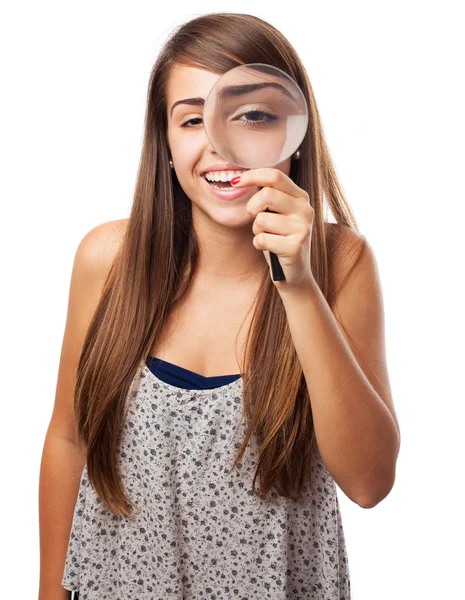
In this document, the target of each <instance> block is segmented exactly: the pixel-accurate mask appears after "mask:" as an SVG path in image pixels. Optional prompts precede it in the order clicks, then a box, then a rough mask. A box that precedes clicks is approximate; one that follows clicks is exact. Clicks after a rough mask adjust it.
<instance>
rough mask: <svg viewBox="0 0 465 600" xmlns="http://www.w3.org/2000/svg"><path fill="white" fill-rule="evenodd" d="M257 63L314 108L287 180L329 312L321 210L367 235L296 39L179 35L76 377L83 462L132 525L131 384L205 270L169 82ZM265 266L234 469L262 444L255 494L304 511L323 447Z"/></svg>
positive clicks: (232, 24) (207, 21)
mask: <svg viewBox="0 0 465 600" xmlns="http://www.w3.org/2000/svg"><path fill="white" fill-rule="evenodd" d="M255 62H258V63H265V64H270V65H273V66H275V67H278V68H279V69H281V70H283V71H284V72H286V73H287V74H288V75H290V76H291V77H292V78H293V79H294V80H295V81H296V82H297V83H298V85H299V86H300V88H301V89H302V91H303V93H304V95H305V98H306V100H307V105H308V109H309V125H308V131H307V134H306V136H305V138H304V139H303V141H302V144H301V146H300V160H294V161H292V163H291V170H290V177H291V179H292V180H293V181H295V183H296V184H297V185H298V186H300V187H301V188H302V189H304V190H306V191H307V192H308V194H309V196H310V199H311V205H312V207H313V209H314V211H315V213H314V222H313V230H312V246H311V268H312V272H313V275H314V277H315V280H316V282H317V284H318V286H319V287H320V289H321V291H322V293H323V294H324V296H325V298H326V299H327V301H328V303H329V304H330V306H331V304H332V302H333V301H334V298H335V296H336V292H337V290H334V289H333V287H334V286H333V285H332V284H331V281H332V277H331V264H332V259H331V248H332V247H333V246H335V245H334V244H333V243H332V242H331V240H330V238H331V235H329V234H328V232H329V231H330V230H333V231H334V234H335V232H336V230H337V229H333V228H332V227H331V228H327V227H326V225H327V223H326V222H325V218H324V210H323V209H324V200H326V202H327V204H328V206H329V208H330V209H331V212H332V214H333V215H334V218H335V220H336V222H337V223H338V224H339V225H340V226H345V227H351V228H353V229H355V230H356V231H358V227H357V224H356V222H355V218H354V216H353V214H352V211H351V209H350V207H349V205H348V203H347V201H346V199H345V197H344V193H343V190H342V188H341V185H340V184H339V182H338V179H337V176H336V172H335V168H334V166H333V163H332V161H331V158H330V154H329V151H328V148H327V145H326V142H325V139H324V134H323V128H322V125H321V122H320V116H319V112H318V109H317V105H316V101H315V98H314V95H313V91H312V88H311V85H310V82H309V79H308V76H307V74H306V71H305V68H304V66H303V65H302V63H301V61H300V59H299V57H298V55H297V53H296V52H295V50H294V49H293V47H292V46H291V45H290V43H289V42H288V41H287V39H286V38H285V37H284V36H283V35H282V34H281V33H280V32H279V31H278V30H277V29H275V28H274V27H273V26H272V25H270V24H269V23H267V22H266V21H263V20H262V19H260V18H258V17H256V16H252V15H248V14H233V13H211V14H205V15H202V16H200V17H197V18H195V19H193V20H191V21H189V22H187V23H184V24H183V25H181V26H179V27H178V28H177V29H176V30H175V31H173V32H172V33H171V34H170V36H169V39H168V40H167V42H166V44H165V45H164V47H163V49H162V51H161V52H160V54H159V56H158V58H157V60H156V63H155V65H154V67H153V69H152V72H151V76H150V82H149V89H148V98H147V112H146V119H145V131H144V140H143V147H142V153H141V160H140V165H139V170H138V177H137V184H136V188H135V193H134V201H133V205H132V209H131V214H130V218H129V221H128V224H127V227H126V230H125V232H124V236H123V239H122V241H121V243H120V246H119V249H118V253H117V255H116V257H115V259H114V261H113V264H112V266H111V269H110V271H109V274H108V277H107V280H106V282H105V285H104V288H103V290H102V295H101V298H100V302H99V305H98V307H97V310H96V312H95V314H94V316H93V319H92V321H91V323H90V326H89V329H88V332H87V335H86V339H85V342H84V345H83V349H82V353H81V356H80V360H79V364H78V370H77V380H76V391H75V418H76V435H77V439H78V442H79V444H80V446H81V449H83V450H84V452H85V455H86V459H87V462H86V464H87V472H88V479H89V482H90V483H91V484H92V485H93V486H94V488H95V490H96V492H97V493H98V495H99V496H100V498H101V499H102V501H103V502H104V503H105V504H106V505H107V506H108V508H109V509H110V510H112V511H113V512H114V513H115V514H123V515H124V516H126V517H130V516H131V515H132V509H133V505H132V503H131V501H130V499H129V498H128V497H127V495H126V493H125V490H124V489H123V486H122V479H121V475H120V472H119V470H118V464H117V460H116V452H117V448H118V444H119V441H120V436H121V432H122V427H123V425H124V422H125V419H126V416H127V412H126V411H127V408H128V406H127V402H126V399H127V398H128V397H130V395H131V394H132V390H131V389H130V388H131V382H133V381H136V380H137V377H135V376H136V374H137V373H140V369H142V368H143V361H144V360H145V358H146V357H147V356H148V355H149V353H150V350H151V348H152V347H153V345H154V342H155V340H156V339H158V338H159V336H160V335H161V332H162V329H163V326H164V324H165V323H166V319H167V316H168V314H169V312H170V311H171V310H172V308H173V306H174V304H175V303H177V302H179V301H180V300H181V299H182V298H183V297H184V295H185V294H186V292H187V290H188V288H189V284H190V282H191V280H192V278H193V276H194V273H195V270H196V266H197V260H198V244H197V238H196V234H195V231H194V229H193V227H192V212H191V201H190V199H189V197H188V196H187V195H186V194H185V192H184V191H183V189H182V188H181V186H180V185H179V182H178V181H177V178H176V174H175V173H174V171H172V170H171V169H170V167H169V151H168V142H167V106H166V87H167V82H168V79H169V77H170V72H171V69H172V68H173V66H174V65H186V66H190V67H195V68H200V69H206V70H208V71H211V72H215V73H218V74H223V73H225V72H226V71H228V70H229V69H231V68H233V67H236V66H238V65H240V64H248V63H255ZM336 228H337V226H336ZM359 254H361V253H359ZM263 257H264V255H263ZM263 261H264V266H265V267H266V268H264V270H263V277H262V278H261V283H260V286H259V291H258V294H257V296H256V298H255V301H254V312H253V319H252V323H251V327H250V330H249V332H248V337H247V341H246V350H245V356H244V364H243V365H242V369H241V373H242V374H243V415H244V416H245V417H246V422H247V430H246V433H245V437H244V440H243V443H242V446H241V448H240V449H239V451H238V454H237V456H236V459H235V462H234V464H233V466H232V469H233V468H234V467H235V466H236V464H237V462H238V461H239V460H240V459H241V458H242V456H243V454H244V452H245V450H246V447H247V444H248V442H249V439H250V437H251V436H252V435H254V436H256V440H257V442H258V449H259V456H258V459H257V460H258V462H257V469H256V472H255V476H254V479H253V484H252V488H253V491H254V492H255V493H258V495H259V496H260V498H262V499H264V498H265V497H266V495H267V493H268V491H269V490H270V488H271V487H272V486H275V488H276V491H277V492H278V493H279V494H281V495H282V496H286V497H288V498H291V499H293V500H296V501H300V500H301V498H302V491H303V488H304V486H305V485H306V483H307V482H309V481H310V471H311V458H312V449H313V447H314V445H315V444H316V439H315V432H314V427H313V417H312V410H311V402H310V396H309V393H308V390H307V386H306V382H305V377H304V375H303V371H302V367H301V365H300V362H299V360H298V357H297V354H296V351H295V348H294V345H293V342H292V337H291V335H290V331H289V328H288V323H287V317H286V314H285V310H284V307H283V304H282V301H281V299H280V296H279V293H278V292H277V290H276V288H275V286H274V284H273V282H272V280H271V278H270V273H269V269H268V268H267V266H266V261H265V258H263ZM356 262H357V261H355V262H354V265H355V264H356ZM186 273H187V276H185V274H186ZM141 361H142V362H141ZM232 469H231V470H232ZM258 477H259V478H260V490H259V491H258V492H257V490H256V488H255V482H256V480H257V478H258Z"/></svg>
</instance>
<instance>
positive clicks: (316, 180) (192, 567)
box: [44, 13, 400, 600]
mask: <svg viewBox="0 0 465 600" xmlns="http://www.w3.org/2000/svg"><path fill="white" fill-rule="evenodd" d="M254 62H260V63H266V64H270V65H273V66H275V67H277V68H279V69H282V70H283V71H285V72H286V73H287V74H289V75H290V76H291V77H292V78H293V79H294V80H295V81H296V82H297V83H298V85H299V86H300V88H301V89H302V91H303V93H304V95H305V98H306V100H307V104H308V108H309V127H308V131H307V134H306V136H305V138H304V140H303V141H302V144H301V146H300V148H299V151H298V153H296V154H294V155H293V156H292V157H291V158H289V159H288V160H286V161H284V162H283V163H281V164H280V165H279V166H278V167H274V168H265V169H253V170H249V171H247V170H244V169H238V168H232V167H234V165H228V164H226V161H224V160H223V159H222V158H221V157H220V156H219V155H218V154H216V152H215V150H214V148H213V147H212V146H211V145H210V143H209V141H208V138H207V136H206V134H205V131H204V129H203V126H202V104H203V100H204V99H205V98H206V96H207V95H208V92H209V90H210V89H211V87H212V85H214V83H215V82H216V81H217V80H218V78H219V77H220V76H221V75H222V74H223V73H225V72H226V71H228V70H229V69H231V68H233V67H236V66H238V65H240V64H248V63H254ZM218 170H220V171H227V172H229V171H233V173H230V174H228V177H229V179H231V178H234V179H236V183H231V185H236V186H237V187H238V188H243V189H244V193H243V195H241V196H240V197H239V198H237V199H235V200H231V201H228V200H224V199H221V198H219V197H218V195H217V194H218V193H217V192H216V191H215V190H214V188H213V187H212V186H214V183H209V182H208V181H207V178H206V177H205V174H210V175H209V177H208V178H209V179H212V176H214V175H215V172H216V171H218ZM237 177H239V178H240V179H237ZM213 178H214V177H213ZM226 185H228V184H226ZM260 188H261V189H260ZM324 199H326V201H327V203H328V205H329V207H330V209H331V211H332V213H333V215H334V217H335V219H336V221H337V223H329V222H325V220H324ZM268 207H269V208H270V210H272V211H273V212H265V211H266V208H268ZM97 230H98V235H97V233H96V231H94V232H93V235H90V236H89V234H88V236H89V237H88V238H87V240H86V244H87V246H86V247H89V243H90V242H89V240H90V239H93V240H97V239H98V240H99V241H100V243H101V241H102V240H103V239H104V237H103V236H104V235H107V236H109V237H107V238H105V239H106V240H107V241H108V240H110V241H111V242H113V245H110V246H109V247H110V248H114V254H113V255H112V256H111V260H110V259H108V258H107V261H108V264H109V268H108V277H106V280H105V284H104V286H103V289H102V293H101V295H100V296H99V302H98V306H97V307H96V310H95V313H94V314H93V316H92V320H91V322H90V325H89V327H88V330H87V332H86V336H85V340H84V342H83V344H82V351H81V352H80V355H79V363H78V366H77V377H76V388H75V405H74V409H75V424H76V430H75V438H74V439H75V443H76V445H77V446H78V447H79V448H80V449H81V450H82V453H83V456H85V466H84V468H83V470H82V473H81V477H80V482H79V490H78V497H77V501H76V504H75V510H74V517H73V522H72V529H71V534H70V536H69V546H68V552H67V554H66V564H65V571H64V574H63V579H62V581H61V583H62V585H63V587H64V588H65V589H67V590H75V591H79V592H80V596H81V597H82V599H81V600H83V599H84V598H88V599H93V600H94V599H95V600H96V599H100V598H121V599H123V598H124V600H130V599H136V598H137V599H139V600H143V599H147V600H149V599H152V598H164V599H168V598H177V599H182V598H198V599H200V598H217V599H219V598H260V599H265V598H270V599H273V600H277V599H285V598H294V599H297V598H313V599H323V598H325V599H328V598H341V599H346V600H347V599H349V598H350V577H349V565H348V558H347V552H346V545H345V539H344V532H343V527H342V521H341V516H340V512H339V504H338V499H337V494H336V483H337V484H338V485H339V487H340V488H341V489H342V490H343V491H344V493H346V494H347V496H348V497H349V498H351V499H352V500H353V501H354V502H356V503H357V504H358V505H359V506H361V507H365V508H368V507H372V506H375V505H376V504H377V503H378V502H380V501H381V500H382V499H383V498H384V497H386V495H387V494H388V493H389V491H390V489H391V488H392V486H393V484H394V479H395V465H396V460H397V455H398V451H399V444H400V433H399V425H398V421H397V417H396V414H395V410H394V406H393V402H392V398H391V393H390V388H389V379H388V373H387V367H386V362H385V353H384V337H383V336H384V331H383V306H382V296H381V288H380V283H379V277H378V272H377V267H376V261H375V257H374V254H373V251H372V249H371V247H370V245H369V244H368V242H367V241H366V239H365V238H364V236H362V235H361V234H360V233H359V232H358V228H357V225H356V222H355V218H354V216H353V214H352V212H351V210H350V207H349V205H348V203H347V201H346V200H345V198H344V195H343V192H342V188H341V186H340V184H339V182H338V180H337V177H336V173H335V169H334V167H333V164H332V162H331V159H330V155H329V152H328V149H327V146H326V143H325V139H324V135H323V129H322V125H321V122H320V118H319V113H318V109H317V105H316V101H315V98H314V96H313V93H312V89H311V86H310V83H309V80H308V77H307V75H306V72H305V69H304V67H303V65H302V64H301V62H300V60H299V58H298V56H297V54H296V52H295V50H294V49H293V48H292V46H291V45H290V44H289V42H288V41H287V40H286V39H285V38H284V36H283V35H282V34H281V33H280V32H279V31H277V30H276V29H275V28H274V27H272V26H271V25H270V24H268V23H266V22H265V21H263V20H261V19H259V18H257V17H254V16H251V15H247V14H229V13H215V14H207V15H203V16H201V17H198V18H195V19H193V20H191V21H190V22H188V23H185V24H183V25H182V26H181V27H179V28H178V29H177V30H176V31H175V32H173V34H172V35H171V37H170V39H169V40H168V41H167V43H166V44H165V47H164V48H163V50H162V52H161V53H160V55H159V57H158V59H157V61H156V64H155V66H154V68H153V71H152V75H151V80H150V87H149V93H148V107H147V118H146V126H145V136H144V143H143V149H142V157H141V163H140V169H139V174H138V181H137V186H136V191H135V196H134V203H133V206H132V210H131V214H130V218H129V219H128V220H125V221H121V222H118V223H116V224H115V223H112V224H105V226H100V227H99V228H97ZM110 230H111V231H112V233H111V234H110V233H108V232H109V231H110ZM91 233H92V232H91ZM86 244H83V247H84V246H85V245H86ZM105 248H107V245H106V244H105ZM270 251H271V252H274V253H276V254H277V256H278V258H279V261H280V264H281V266H282V268H283V271H284V274H285V280H284V281H274V280H273V279H272V277H271V269H270V263H269V252H270ZM107 257H108V254H107ZM76 260H78V256H77V257H76ZM62 360H63V358H62ZM258 479H259V480H260V486H259V488H258V487H257V485H256V483H257V480H258ZM44 527H46V525H44ZM68 531H69V529H68ZM75 597H78V596H75Z"/></svg>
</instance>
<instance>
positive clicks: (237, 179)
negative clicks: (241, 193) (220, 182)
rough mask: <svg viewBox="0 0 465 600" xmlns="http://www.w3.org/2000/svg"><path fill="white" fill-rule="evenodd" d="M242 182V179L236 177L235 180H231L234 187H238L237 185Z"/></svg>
mask: <svg viewBox="0 0 465 600" xmlns="http://www.w3.org/2000/svg"><path fill="white" fill-rule="evenodd" d="M240 180H241V178H240V177H234V179H231V183H232V185H236V183H239V181H240Z"/></svg>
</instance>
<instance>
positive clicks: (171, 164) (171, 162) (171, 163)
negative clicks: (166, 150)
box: [170, 158, 174, 169]
mask: <svg viewBox="0 0 465 600" xmlns="http://www.w3.org/2000/svg"><path fill="white" fill-rule="evenodd" d="M170 167H171V168H172V169H173V168H174V167H173V161H172V160H171V158H170Z"/></svg>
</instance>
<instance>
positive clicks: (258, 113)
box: [202, 63, 308, 281]
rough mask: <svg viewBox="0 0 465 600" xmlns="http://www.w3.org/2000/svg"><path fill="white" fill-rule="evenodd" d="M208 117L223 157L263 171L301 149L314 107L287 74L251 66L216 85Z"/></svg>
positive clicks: (277, 270)
mask: <svg viewBox="0 0 465 600" xmlns="http://www.w3.org/2000/svg"><path fill="white" fill-rule="evenodd" d="M202 118H203V126H204V129H205V133H206V134H207V137H208V139H209V141H210V143H211V145H212V146H213V148H214V149H215V151H216V152H217V154H219V155H220V156H222V157H223V158H224V159H225V160H227V161H228V162H231V163H233V164H235V165H237V166H238V167H242V168H245V169H259V168H263V167H274V166H276V165H279V164H280V163H282V162H283V161H285V160H286V159H288V158H289V157H290V156H291V155H292V154H293V153H294V152H295V151H296V150H297V148H298V147H299V146H300V143H301V142H302V140H303V138H304V137H305V134H306V132H307V126H308V107H307V102H306V100H305V96H304V95H303V93H302V90H301V89H300V87H299V86H298V84H297V83H296V81H294V79H292V78H291V77H290V76H289V75H287V73H285V72H284V71H282V70H281V69H278V68H277V67H273V66H272V65H267V64H264V63H249V64H246V65H239V66H237V67H234V68H233V69H230V70H229V71H227V72H226V73H224V74H223V75H222V76H221V77H220V78H219V79H218V80H217V81H216V83H215V84H214V86H213V87H212V89H211V90H210V92H209V94H208V96H207V98H206V100H205V104H204V107H203V117H202ZM266 210H267V212H273V211H270V210H269V209H266ZM270 262H271V270H272V275H273V280H274V281H282V280H284V279H285V277H284V273H283V270H282V267H281V265H280V264H279V260H278V257H277V256H276V254H274V253H273V252H270Z"/></svg>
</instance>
